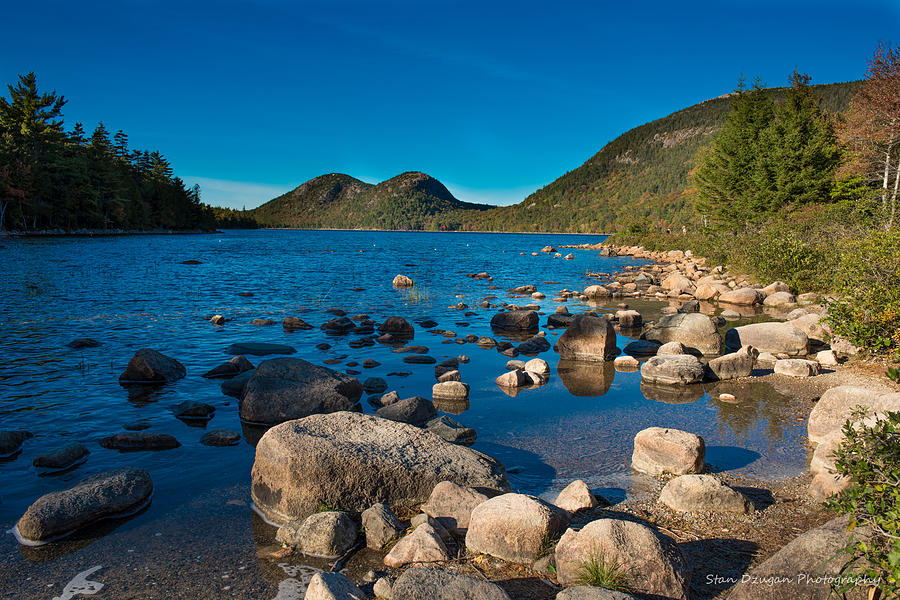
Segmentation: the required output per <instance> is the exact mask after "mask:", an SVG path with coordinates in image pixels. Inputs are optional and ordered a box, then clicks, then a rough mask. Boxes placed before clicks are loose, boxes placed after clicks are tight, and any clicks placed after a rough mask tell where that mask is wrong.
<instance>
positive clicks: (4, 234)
mask: <svg viewBox="0 0 900 600" xmlns="http://www.w3.org/2000/svg"><path fill="white" fill-rule="evenodd" d="M212 233H222V232H221V231H219V230H212V231H204V230H202V229H149V230H146V231H142V230H132V229H79V230H76V231H62V230H54V231H46V230H41V231H17V230H13V231H0V239H4V238H58V237H118V236H126V235H196V234H212Z"/></svg>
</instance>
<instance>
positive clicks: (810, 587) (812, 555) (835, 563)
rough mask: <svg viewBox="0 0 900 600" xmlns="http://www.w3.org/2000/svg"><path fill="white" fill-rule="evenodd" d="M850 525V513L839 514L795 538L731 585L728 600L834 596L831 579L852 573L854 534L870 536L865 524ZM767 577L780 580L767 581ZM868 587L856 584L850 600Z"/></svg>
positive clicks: (817, 599) (811, 599)
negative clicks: (850, 556)
mask: <svg viewBox="0 0 900 600" xmlns="http://www.w3.org/2000/svg"><path fill="white" fill-rule="evenodd" d="M848 526H849V517H847V516H842V517H837V518H836V519H832V520H831V521H828V522H827V523H825V524H824V525H821V526H819V527H816V528H815V529H811V530H809V531H807V532H806V533H804V534H802V535H800V536H799V537H797V538H795V539H794V540H792V541H791V542H789V543H788V544H787V545H786V546H785V547H784V548H782V549H781V550H779V551H778V552H776V553H775V554H773V555H772V556H770V557H769V558H768V559H766V560H765V562H763V563H762V564H760V565H759V566H757V567H755V568H753V569H752V570H751V571H750V572H748V573H747V574H746V575H745V576H744V577H743V578H741V581H740V582H738V584H737V585H735V586H734V587H733V588H732V589H731V593H730V594H729V595H728V600H782V599H784V598H804V599H807V600H829V599H830V598H833V597H834V596H833V595H832V594H833V592H832V589H831V582H832V581H834V578H835V577H837V576H840V575H845V576H850V575H852V571H844V570H843V569H844V566H845V564H846V562H847V556H846V555H845V554H844V553H843V549H844V548H845V547H846V546H847V544H848V541H849V540H850V538H851V535H852V536H853V539H854V540H860V541H866V540H867V539H868V537H869V535H868V532H867V531H865V530H864V529H863V528H861V527H860V528H856V529H854V530H853V531H852V532H850V531H848ZM767 581H778V582H779V583H778V585H767V584H766V582H767ZM868 587H869V586H865V585H860V586H857V587H855V588H854V589H853V590H852V591H851V592H850V594H849V596H848V600H862V599H863V598H866V592H867V591H868V589H867V588H868Z"/></svg>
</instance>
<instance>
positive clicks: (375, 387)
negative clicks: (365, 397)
mask: <svg viewBox="0 0 900 600" xmlns="http://www.w3.org/2000/svg"><path fill="white" fill-rule="evenodd" d="M362 387H363V391H365V392H366V393H368V394H380V393H381V392H383V391H384V390H386V389H387V387H388V384H387V381H385V380H384V379H382V378H381V377H369V378H368V379H366V380H365V381H364V382H363V384H362Z"/></svg>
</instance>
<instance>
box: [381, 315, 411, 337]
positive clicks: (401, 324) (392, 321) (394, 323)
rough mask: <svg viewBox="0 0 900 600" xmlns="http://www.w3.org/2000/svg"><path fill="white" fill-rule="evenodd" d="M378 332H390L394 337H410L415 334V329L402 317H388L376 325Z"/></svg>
mask: <svg viewBox="0 0 900 600" xmlns="http://www.w3.org/2000/svg"><path fill="white" fill-rule="evenodd" d="M378 331H379V332H380V333H390V334H391V335H393V336H394V337H395V338H401V339H402V338H411V337H413V336H414V335H415V333H416V330H415V327H413V325H412V323H410V322H409V321H407V320H406V319H404V318H403V317H396V316H395V317H388V318H387V319H385V321H384V323H382V324H381V325H380V326H379V327H378Z"/></svg>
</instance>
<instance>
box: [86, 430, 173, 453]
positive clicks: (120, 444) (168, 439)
mask: <svg viewBox="0 0 900 600" xmlns="http://www.w3.org/2000/svg"><path fill="white" fill-rule="evenodd" d="M100 445H101V446H103V447H104V448H106V449H107V450H121V451H123V452H124V451H137V450H171V449H173V448H178V447H179V446H181V444H180V443H179V441H178V440H176V439H175V438H174V437H172V436H171V435H169V434H167V433H149V432H146V431H130V432H128V433H117V434H115V435H111V436H109V437H105V438H103V439H102V440H100Z"/></svg>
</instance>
